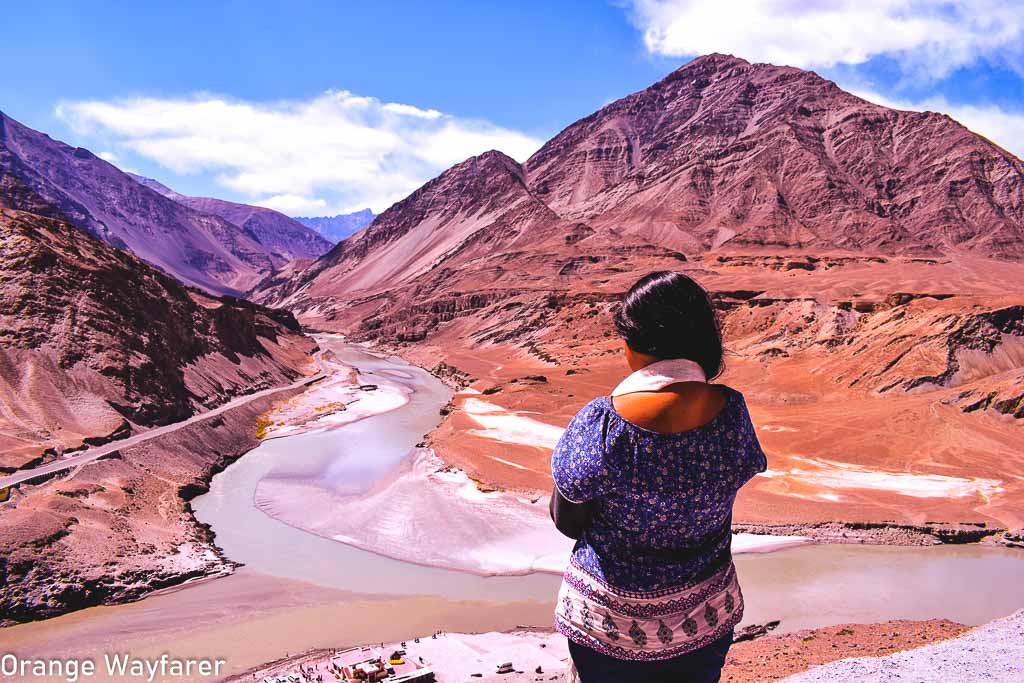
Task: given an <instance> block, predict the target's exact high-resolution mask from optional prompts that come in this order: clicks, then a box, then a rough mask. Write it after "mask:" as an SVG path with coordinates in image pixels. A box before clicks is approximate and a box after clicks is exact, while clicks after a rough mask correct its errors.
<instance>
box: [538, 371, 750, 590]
mask: <svg viewBox="0 0 1024 683" xmlns="http://www.w3.org/2000/svg"><path fill="white" fill-rule="evenodd" d="M717 386H719V387H720V388H721V389H722V390H724V391H725V393H726V403H725V407H723V408H722V410H721V411H720V412H719V413H718V415H716V416H715V417H714V419H712V420H711V421H710V422H708V423H707V424H705V425H702V426H701V427H698V428H696V429H692V430H689V431H686V432H677V433H660V432H653V431H650V430H647V429H644V428H642V427H639V426H637V425H635V424H633V423H632V422H629V421H628V420H626V419H625V418H624V417H622V416H621V415H619V414H618V413H617V412H616V411H615V408H614V407H613V406H612V400H611V398H610V397H608V396H602V397H600V398H597V399H594V400H593V401H591V402H590V403H589V404H587V405H586V406H584V407H583V409H582V410H580V411H579V413H577V414H576V416H575V417H574V418H573V419H572V422H570V423H569V427H568V428H567V429H566V431H565V433H564V434H563V435H562V438H561V439H560V440H559V442H558V445H557V446H555V450H554V453H553V455H552V459H551V470H552V474H553V475H554V479H555V485H556V486H557V487H558V490H559V492H560V493H561V494H562V495H563V496H564V497H565V498H566V499H567V500H569V501H571V502H574V503H583V502H589V501H593V503H594V509H593V513H592V517H591V521H590V524H589V526H588V527H587V528H586V529H585V530H584V532H583V533H582V534H581V536H580V538H579V540H578V541H577V542H576V546H575V548H574V549H573V556H572V559H573V562H574V564H576V565H577V566H579V567H580V568H581V569H584V570H585V571H587V572H588V573H589V574H591V575H593V576H594V577H596V578H598V579H601V580H602V581H604V582H606V583H607V584H609V585H611V586H615V587H616V588H620V589H622V590H628V591H640V592H647V591H659V590H663V589H667V588H672V587H674V586H679V585H681V584H684V583H688V582H691V581H694V580H699V579H700V578H702V577H703V576H705V575H707V574H708V573H709V572H711V571H714V570H715V569H716V568H717V567H719V566H721V564H722V561H723V560H726V559H727V558H728V557H729V546H730V542H731V538H732V537H731V534H730V533H728V532H726V533H716V532H719V531H720V530H722V529H723V527H724V525H727V524H728V523H729V519H730V518H731V514H732V506H733V502H734V501H735V499H736V492H737V491H738V490H739V488H740V487H741V486H743V485H744V484H745V483H747V482H748V481H749V480H750V479H751V478H752V477H753V476H754V475H755V474H757V473H759V472H763V471H764V470H765V468H766V467H767V460H766V459H765V454H764V451H763V450H761V445H760V444H759V443H758V440H757V435H756V434H755V432H754V426H753V424H752V423H751V421H750V414H749V413H748V412H747V406H746V402H745V401H744V400H743V395H742V394H741V393H740V392H738V391H736V390H734V389H731V388H729V387H726V386H724V385H717ZM709 538H711V539H712V542H711V543H710V545H708V544H707V541H708V539H709ZM695 547H697V548H699V552H697V553H694V552H692V550H693V549H694V548H695Z"/></svg>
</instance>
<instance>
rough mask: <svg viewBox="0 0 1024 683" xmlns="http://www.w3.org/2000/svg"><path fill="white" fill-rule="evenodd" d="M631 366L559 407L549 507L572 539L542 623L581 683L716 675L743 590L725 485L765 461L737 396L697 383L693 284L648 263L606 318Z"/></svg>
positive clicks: (730, 490)
mask: <svg viewBox="0 0 1024 683" xmlns="http://www.w3.org/2000/svg"><path fill="white" fill-rule="evenodd" d="M615 326H616V328H617V329H618V332H619V335H620V336H621V337H622V339H623V341H624V350H625V355H626V362H627V363H628V364H629V367H630V369H631V370H633V371H634V372H633V374H631V375H629V377H627V378H626V379H625V380H623V381H622V383H620V384H619V385H618V386H617V387H616V388H615V390H614V391H613V392H612V395H611V396H602V397H600V398H597V399H594V400H593V401H591V402H590V403H589V404H587V405H586V406H585V407H584V408H583V409H582V410H581V411H580V412H579V413H577V414H576V416H575V417H574V418H573V419H572V422H571V423H570V424H569V427H568V429H566V431H565V434H563V435H562V438H561V439H560V440H559V442H558V445H557V446H556V447H555V450H554V454H553V456H552V460H551V469H552V474H553V475H554V479H555V490H554V491H553V492H552V496H551V516H552V518H553V519H554V521H555V525H556V526H557V527H558V529H559V530H560V531H561V532H562V533H564V534H566V535H567V536H570V537H572V538H575V539H577V542H576V546H575V548H574V549H573V552H572V557H571V558H570V564H569V568H568V569H567V570H566V572H565V576H564V578H563V580H562V588H561V590H560V591H559V595H558V604H557V607H556V624H557V627H558V629H559V631H561V632H562V633H563V634H564V635H565V636H566V637H567V638H568V639H569V652H570V654H571V655H572V660H573V664H574V666H575V668H576V671H577V674H578V675H579V677H580V680H581V681H582V682H583V683H601V682H602V681H652V682H654V681H672V682H673V683H676V682H680V681H687V682H689V681H694V682H699V683H704V682H705V681H710V682H714V681H718V680H719V677H720V674H721V669H722V665H723V664H724V663H725V655H726V652H728V650H729V646H730V645H731V644H732V636H733V628H734V627H735V625H736V624H737V623H739V621H740V618H741V617H742V615H743V596H742V595H741V593H740V589H739V585H738V584H737V582H736V571H735V568H734V567H733V563H732V555H731V553H730V543H731V540H732V532H731V528H730V523H731V518H732V506H733V501H734V500H735V499H736V492H737V491H738V490H739V488H740V487H741V486H743V485H744V484H745V483H746V482H747V481H749V480H750V478H751V477H753V476H754V475H755V474H757V473H758V472H763V471H764V470H765V468H766V466H767V462H766V460H765V455H764V452H763V451H762V450H761V446H760V444H759V443H758V441H757V436H756V434H755V433H754V427H753V425H752V424H751V422H750V415H749V414H748V412H747V407H746V404H745V403H744V401H743V396H742V395H741V394H740V393H739V392H738V391H735V390H733V389H730V388H729V387H727V386H725V385H721V384H709V383H708V380H710V379H713V378H715V377H716V376H718V375H719V374H720V373H721V371H722V338H721V332H720V329H719V326H718V320H717V318H716V316H715V311H714V308H713V306H712V304H711V300H710V299H709V297H708V295H707V293H706V292H705V291H704V290H703V289H702V288H701V287H700V285H698V284H697V283H696V282H694V281H693V280H691V279H690V278H688V277H687V276H685V275H682V274H680V273H672V272H657V273H651V274H650V275H647V276H646V277H644V278H642V279H640V280H639V281H638V282H637V283H636V284H635V285H633V287H632V288H631V289H630V290H629V292H627V293H626V297H625V299H624V300H623V303H622V307H621V308H620V310H619V311H618V313H617V315H616V317H615Z"/></svg>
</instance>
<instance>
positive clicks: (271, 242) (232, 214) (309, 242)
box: [128, 173, 369, 267]
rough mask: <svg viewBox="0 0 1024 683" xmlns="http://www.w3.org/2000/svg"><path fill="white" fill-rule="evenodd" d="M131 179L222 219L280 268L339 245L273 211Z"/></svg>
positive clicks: (318, 254) (136, 176)
mask: <svg viewBox="0 0 1024 683" xmlns="http://www.w3.org/2000/svg"><path fill="white" fill-rule="evenodd" d="M128 175H129V176H131V177H132V178H133V179H134V180H136V181H137V182H139V183H141V184H143V185H145V186H146V187H148V188H150V189H152V190H156V191H157V192H159V193H160V194H162V195H163V196H165V197H167V198H168V199H172V200H174V201H176V202H178V203H179V204H182V205H184V206H187V207H188V208H190V209H192V210H194V211H198V212H200V213H206V214H210V215H213V216H219V217H221V218H223V219H224V220H226V221H227V222H229V223H231V224H232V225H235V226H237V227H238V228H239V229H241V230H242V231H244V232H246V233H247V234H250V235H252V236H254V237H255V238H256V241H257V242H259V243H260V244H262V245H263V246H265V247H266V248H267V249H268V250H269V251H270V256H271V258H272V260H273V262H274V266H275V267H280V266H281V265H283V264H285V263H287V262H288V261H292V260H294V259H313V258H316V257H317V256H320V255H322V254H324V253H326V252H327V251H329V250H330V248H331V246H332V245H333V244H334V242H336V241H337V240H334V241H328V240H327V239H326V238H325V237H322V236H321V235H320V233H319V232H317V231H316V230H313V229H311V228H310V227H307V226H306V225H305V224H303V223H300V222H299V221H297V220H295V219H294V218H289V217H288V216H285V215H284V214H283V213H279V212H277V211H274V210H273V209H267V208H264V207H262V206H250V205H249V204H238V203H236V202H228V201H224V200H223V199H214V198H213V197H189V196H187V195H183V194H180V193H178V192H175V191H174V190H172V189H170V188H169V187H167V186H166V185H164V184H163V183H160V182H157V181H156V180H153V179H152V178H145V177H143V176H140V175H136V174H134V173H129V174H128ZM367 222H369V221H367Z"/></svg>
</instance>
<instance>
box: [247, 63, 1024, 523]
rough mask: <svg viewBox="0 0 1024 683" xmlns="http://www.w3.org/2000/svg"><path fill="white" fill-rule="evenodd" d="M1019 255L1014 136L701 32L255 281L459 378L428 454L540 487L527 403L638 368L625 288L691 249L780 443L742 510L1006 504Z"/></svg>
mask: <svg viewBox="0 0 1024 683" xmlns="http://www.w3.org/2000/svg"><path fill="white" fill-rule="evenodd" d="M1022 260H1024V164H1022V162H1021V161H1020V160H1019V159H1017V158H1016V157H1014V156H1013V155H1011V154H1010V153H1008V152H1006V151H1005V150H1003V149H1001V148H1000V147H998V146H997V145H995V144H993V143H992V142H990V141H988V140H986V139H984V138H982V137H980V136H978V135H975V134H974V133H972V132H970V131H969V130H967V129H966V128H964V127H963V126H961V125H960V124H959V123H957V122H956V121H954V120H952V119H950V118H949V117H947V116H944V115H940V114H935V113H916V112H904V111H896V110H892V109H887V108H885V107H881V106H878V105H874V104H871V103H869V102H865V101H864V100H861V99H859V98H857V97H854V96H853V95H850V94H849V93H846V92H844V91H842V90H841V89H839V88H838V87H837V86H836V85H835V84H834V83H831V82H830V81H827V80H824V79H822V78H820V77H819V76H817V75H816V74H814V73H811V72H806V71H801V70H799V69H794V68H788V67H776V66H772V65H767V64H749V63H747V62H745V61H743V60H741V59H736V58H734V57H728V56H723V55H709V56H706V57H701V58H698V59H696V60H694V61H692V62H690V63H689V64H687V65H685V66H683V67H682V68H680V69H679V70H677V71H675V72H673V73H672V74H670V75H669V76H668V77H666V78H665V79H663V80H662V81H660V82H658V83H656V84H654V85H653V86H651V87H650V88H648V89H646V90H644V91H641V92H638V93H635V94H633V95H629V96H628V97H625V98H623V99H621V100H618V101H617V102H613V103H612V104H610V105H608V106H607V107H605V108H603V109H601V110H600V111H598V112H595V113H594V114H592V115H591V116H588V117H586V118H584V119H582V120H580V121H579V122H577V123H575V124H573V125H571V126H569V127H568V128H566V129H565V130H564V131H562V132H561V133H560V134H558V135H557V136H556V137H554V138H553V139H552V140H551V141H549V142H548V143H547V144H546V145H544V146H543V147H542V148H541V149H540V150H539V151H538V152H537V153H536V154H534V155H533V157H531V158H530V159H529V160H527V161H526V162H525V163H523V164H519V163H517V162H515V161H514V160H513V159H511V158H509V157H507V156H505V155H503V154H501V153H499V152H489V153H487V154H484V155H481V156H479V157H475V158H472V159H469V160H467V161H465V162H463V163H461V164H458V165H457V166H454V167H453V168H451V169H449V170H448V171H446V172H445V173H443V174H442V175H441V176H439V177H438V178H435V179H434V180H432V181H430V182H428V183H427V184H426V185H424V186H423V187H421V188H420V189H419V190H417V191H416V192H414V193H413V194H412V195H410V196H409V197H408V198H406V199H405V200H403V201H401V202H399V203H397V204H396V205H394V206H393V207H391V208H390V209H389V210H387V211H385V212H384V213H383V214H381V215H380V216H378V217H377V218H376V219H375V220H374V221H373V223H371V224H370V226H369V227H367V228H366V229H364V230H363V231H361V232H360V233H357V234H356V235H354V236H352V237H350V238H349V239H347V240H345V241H343V242H341V243H339V244H338V245H337V246H336V247H335V248H334V249H333V250H332V251H330V252H329V253H328V254H326V255H325V256H323V257H321V258H320V259H318V260H317V261H315V262H314V263H312V264H311V265H309V266H307V267H299V266H298V265H297V264H296V265H295V266H293V267H292V268H291V269H289V270H288V271H285V272H281V273H278V274H277V275H275V276H274V277H272V278H268V279H267V280H265V281H264V282H263V283H261V285H260V286H259V287H258V288H257V290H256V291H255V293H254V294H255V296H256V297H257V298H258V300H261V301H264V302H270V303H273V304H275V305H284V306H286V307H288V308H289V309H290V310H292V311H293V312H295V314H296V315H297V316H298V317H299V319H300V320H301V321H302V322H304V323H305V324H307V325H309V326H311V327H314V328H320V329H329V330H339V331H344V332H347V333H349V334H352V335H354V336H355V337H356V338H360V339H370V340H374V341H377V342H379V343H383V344H388V345H392V346H394V347H396V348H397V350H399V351H400V352H401V353H402V354H403V355H406V356H407V357H410V358H412V359H414V360H416V361H417V362H419V363H421V364H423V365H425V366H427V367H431V368H435V367H436V368H437V369H438V371H439V372H441V373H443V374H446V375H447V376H449V377H450V378H452V380H453V381H454V382H459V383H461V384H462V385H464V386H466V387H467V388H466V389H465V390H464V391H462V392H460V393H459V394H458V395H456V397H455V399H454V401H453V405H452V407H451V415H450V417H449V419H448V420H446V421H445V423H444V424H443V425H442V426H441V427H440V428H439V430H437V431H436V432H435V433H434V434H433V435H432V437H431V441H432V443H433V444H434V445H435V446H437V448H438V451H439V453H440V454H441V455H442V456H443V457H444V458H445V459H447V460H448V461H450V462H454V463H455V464H457V465H459V466H461V467H463V468H465V469H467V470H468V471H469V472H470V473H471V475H472V476H474V477H476V478H478V479H480V480H482V481H484V482H487V483H489V484H494V485H499V486H506V487H515V488H522V489H528V490H540V489H543V488H546V487H547V486H549V482H550V478H549V477H550V475H549V473H548V462H547V460H548V457H549V453H550V451H549V448H550V446H551V445H552V443H550V442H551V439H550V438H549V437H548V436H545V435H549V434H550V433H551V432H550V430H545V429H544V428H543V425H544V424H547V425H554V426H563V425H564V424H565V423H566V422H567V421H568V419H569V417H570V416H571V415H572V413H573V412H575V410H577V409H578V408H579V407H580V406H581V405H582V404H583V403H585V402H586V401H587V400H589V399H590V398H591V397H593V396H595V395H597V394H600V393H606V392H607V391H608V390H609V389H610V388H611V387H612V386H613V385H614V383H615V381H616V380H617V379H618V378H620V377H621V376H622V375H624V374H625V372H626V371H625V366H624V365H623V363H622V361H621V360H620V359H619V357H618V356H617V354H618V341H617V340H616V339H615V337H614V334H613V330H612V327H611V324H610V316H611V313H612V311H613V309H614V305H615V302H616V301H617V300H618V299H619V298H620V297H621V295H622V293H623V292H624V291H625V289H626V288H628V286H629V285H630V284H631V283H632V282H633V281H635V279H636V278H637V277H639V276H640V275H642V274H644V273H646V272H648V271H651V270H656V269H678V270H683V271H685V272H687V273H690V274H691V275H693V276H694V277H695V278H697V279H698V280H700V281H701V282H702V283H704V284H705V285H706V286H707V287H708V288H709V289H710V290H712V291H713V292H714V294H715V296H716V298H717V299H718V301H719V302H720V308H721V311H722V316H723V320H724V324H725V327H726V331H727V342H728V346H729V356H728V359H727V361H728V364H729V370H728V371H727V373H726V375H725V376H724V378H723V380H722V381H725V382H727V383H729V384H732V385H734V386H736V387H737V388H739V389H740V390H741V391H743V392H744V393H745V394H746V395H747V397H748V401H749V402H750V404H751V406H752V410H753V412H754V415H755V418H756V420H757V422H758V424H759V425H760V429H761V437H762V441H763V442H764V443H765V445H766V447H767V448H768V450H769V454H770V460H771V469H770V471H769V472H768V473H767V474H766V475H764V476H762V477H759V478H758V479H757V480H756V481H755V483H754V484H753V485H752V486H750V487H748V489H747V490H745V491H744V494H743V496H741V500H740V507H739V513H738V518H739V519H740V521H745V522H750V523H764V524H770V523H779V524H781V523H794V524H807V523H816V522H820V521H824V520H844V521H849V522H872V523H891V522H899V523H903V524H912V525H919V526H920V525H926V524H927V523H929V522H933V521H945V522H972V523H973V522H977V523H981V524H987V525H989V526H995V527H1007V526H1008V527H1020V526H1022V525H1024V517H1022V515H1021V513H1020V510H1021V509H1022V502H1024V484H1022V482H1024V453H1022V451H1021V449H1020V443H1021V431H1020V430H1021V425H1022V422H1021V420H1020V418H1021V417H1024V410H1022V401H1024V324H1022V320H1024V318H1022V314H1024V291H1022V286H1021V283H1022V282H1024V265H1022V263H1021V262H1022ZM481 392H482V393H481ZM538 423H540V426H539V427H538Z"/></svg>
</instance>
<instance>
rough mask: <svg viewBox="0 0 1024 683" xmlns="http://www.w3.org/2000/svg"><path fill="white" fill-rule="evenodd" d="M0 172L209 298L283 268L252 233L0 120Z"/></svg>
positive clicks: (5, 119)
mask: <svg viewBox="0 0 1024 683" xmlns="http://www.w3.org/2000/svg"><path fill="white" fill-rule="evenodd" d="M0 172H4V173H7V174H10V175H12V176H14V177H16V178H18V179H19V180H20V181H21V182H22V183H23V184H25V185H26V186H27V187H28V188H30V189H31V190H32V191H34V192H35V193H37V194H38V195H39V196H40V197H42V198H43V199H44V200H45V201H46V202H48V203H50V204H52V205H53V206H55V207H56V208H57V209H58V210H59V211H60V213H61V215H62V216H64V217H66V218H67V219H68V220H70V221H71V222H72V223H74V224H75V225H77V226H78V227H80V228H83V229H85V230H86V231H88V232H90V233H91V234H93V235H95V236H97V237H99V238H100V239H102V240H103V241H105V242H107V243H108V244H112V245H114V246H116V247H118V248H121V249H127V250H129V251H131V252H132V253H134V254H135V255H137V256H139V257H140V258H142V259H143V260H145V261H147V262H149V263H150V264H152V265H154V266H156V267H158V268H160V269H161V270H163V271H164V272H166V273H168V274H170V275H173V276H174V277H176V278H178V279H179V280H181V281H182V282H185V283H187V284H191V285H195V286H198V287H202V288H204V289H206V290H208V291H210V292H213V293H227V294H239V293H241V292H244V291H246V290H248V289H249V288H250V287H252V286H253V285H254V284H255V283H256V282H258V281H259V280H260V279H262V278H263V277H264V276H265V275H267V274H268V273H269V272H270V271H271V270H272V269H273V268H275V267H277V266H280V265H283V264H284V262H285V261H286V257H285V256H283V255H281V254H278V253H277V252H276V251H275V248H273V247H268V246H266V245H264V244H263V243H261V242H260V239H259V236H258V235H257V233H255V232H253V231H251V230H248V229H246V228H242V227H239V226H236V225H234V224H233V223H231V222H229V221H227V220H225V219H223V218H221V217H220V216H216V215H213V214H210V213H205V212H203V211H197V210H195V209H191V208H189V207H187V206H184V205H183V204H179V203H178V202H176V201H173V200H171V199H169V198H167V197H165V196H164V195H163V194H161V193H159V192H157V191H154V190H153V189H151V188H149V187H144V186H142V185H140V184H139V183H137V182H136V181H135V180H133V179H132V178H131V177H129V176H128V175H127V174H125V173H123V172H121V171H120V170H118V169H117V168H116V167H114V166H112V165H111V164H109V163H107V162H106V161H104V160H102V159H100V158H98V157H97V156H95V155H94V154H93V153H92V152H90V151H89V150H86V149H83V148H80V147H79V148H73V147H70V146H68V145H66V144H64V143H62V142H59V141H56V140H53V139H51V138H50V137H49V136H47V135H44V134H42V133H39V132H37V131H34V130H32V129H30V128H28V127H26V126H23V125H21V124H20V123H18V122H17V121H15V120H14V119H11V118H10V117H8V116H5V115H4V114H2V113H0Z"/></svg>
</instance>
